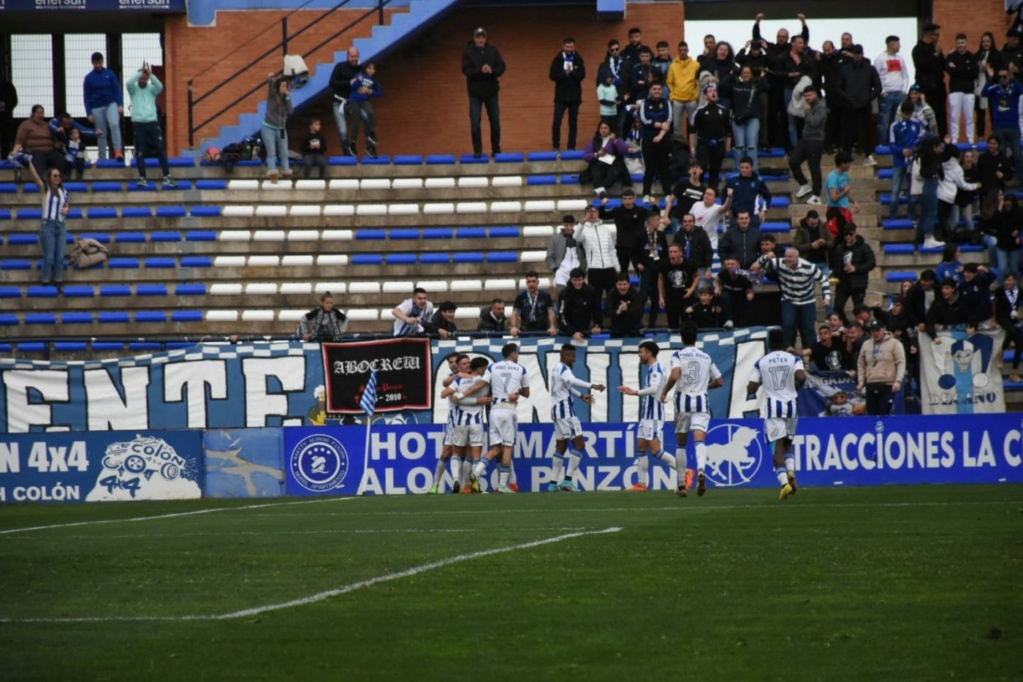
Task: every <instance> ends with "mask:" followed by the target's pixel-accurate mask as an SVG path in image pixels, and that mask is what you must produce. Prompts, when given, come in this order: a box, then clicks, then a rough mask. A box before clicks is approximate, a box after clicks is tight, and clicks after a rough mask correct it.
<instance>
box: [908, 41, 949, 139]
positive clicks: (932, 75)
mask: <svg viewBox="0 0 1023 682" xmlns="http://www.w3.org/2000/svg"><path fill="white" fill-rule="evenodd" d="M940 29H941V26H938V25H937V24H927V25H926V26H924V32H923V35H922V36H921V37H920V42H918V43H917V44H916V47H914V48H913V67H914V68H915V69H916V78H915V79H914V80H915V81H916V82H917V84H919V85H920V89H921V91H922V92H923V94H924V96H925V97H926V98H927V103H928V104H930V105H931V106H932V107H933V108H934V114H935V116H936V117H937V120H938V135H939V136H940V137H945V134H946V132H947V128H948V117H947V116H946V114H945V100H946V97H945V58H944V56H943V55H942V52H941V48H940V47H938V37H939V30H940Z"/></svg>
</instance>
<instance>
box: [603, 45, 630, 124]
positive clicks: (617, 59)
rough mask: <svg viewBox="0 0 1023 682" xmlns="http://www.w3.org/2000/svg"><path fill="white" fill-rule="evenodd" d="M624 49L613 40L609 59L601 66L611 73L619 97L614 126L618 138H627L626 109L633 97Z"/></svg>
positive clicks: (608, 51) (608, 50) (608, 48)
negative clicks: (623, 56) (630, 93)
mask: <svg viewBox="0 0 1023 682" xmlns="http://www.w3.org/2000/svg"><path fill="white" fill-rule="evenodd" d="M621 52H622V48H621V45H620V44H619V43H618V41H617V40H615V39H614V38H612V39H611V40H609V41H608V43H607V57H606V58H605V59H604V61H603V62H601V64H600V68H601V69H602V70H603V69H605V68H606V69H607V70H608V71H610V72H611V84H612V85H614V86H615V90H616V92H617V93H618V96H617V97H616V98H615V102H616V104H617V108H618V113H617V123H616V125H614V126H612V129H613V130H614V131H615V134H616V135H618V137H625V133H626V132H627V130H628V129H627V128H626V125H627V123H626V118H627V116H626V107H627V106H628V105H629V104H631V101H630V100H631V99H632V97H631V96H630V95H629V87H628V80H629V74H628V71H627V69H628V65H627V64H626V62H625V59H623V58H622V56H621Z"/></svg>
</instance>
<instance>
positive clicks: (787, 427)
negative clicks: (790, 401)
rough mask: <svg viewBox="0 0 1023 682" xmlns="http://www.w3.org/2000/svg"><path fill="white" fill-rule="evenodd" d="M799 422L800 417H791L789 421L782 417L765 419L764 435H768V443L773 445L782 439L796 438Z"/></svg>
mask: <svg viewBox="0 0 1023 682" xmlns="http://www.w3.org/2000/svg"><path fill="white" fill-rule="evenodd" d="M798 421H799V417H789V418H788V419H782V418H780V417H772V418H765V419H764V433H765V434H767V442H768V443H773V442H775V441H776V440H781V439H782V438H792V437H793V436H795V435H796V422H798Z"/></svg>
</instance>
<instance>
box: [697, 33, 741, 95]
mask: <svg viewBox="0 0 1023 682" xmlns="http://www.w3.org/2000/svg"><path fill="white" fill-rule="evenodd" d="M735 68H736V64H735V52H733V51H732V46H731V45H730V44H729V43H726V42H725V41H721V42H720V43H718V44H717V46H716V47H715V48H714V59H713V60H711V59H705V60H704V61H703V64H702V65H701V71H705V72H707V73H708V74H710V83H713V84H714V85H716V86H717V90H718V92H717V95H718V104H720V105H721V106H723V107H724V108H725V111H728V110H730V109H731V106H732V82H733V80H734V79H735Z"/></svg>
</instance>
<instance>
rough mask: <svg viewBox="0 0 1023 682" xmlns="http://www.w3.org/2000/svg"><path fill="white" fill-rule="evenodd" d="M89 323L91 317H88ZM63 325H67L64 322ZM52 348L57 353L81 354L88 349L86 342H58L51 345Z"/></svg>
mask: <svg viewBox="0 0 1023 682" xmlns="http://www.w3.org/2000/svg"><path fill="white" fill-rule="evenodd" d="M89 318H90V320H89V321H90V322H91V321H92V319H91V318H92V315H89ZM64 324H68V322H67V321H66V320H65V321H64ZM53 347H54V349H55V350H57V351H58V352H63V353H81V352H82V351H86V350H88V349H89V343H88V342H87V341H58V342H57V343H55V344H53Z"/></svg>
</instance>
